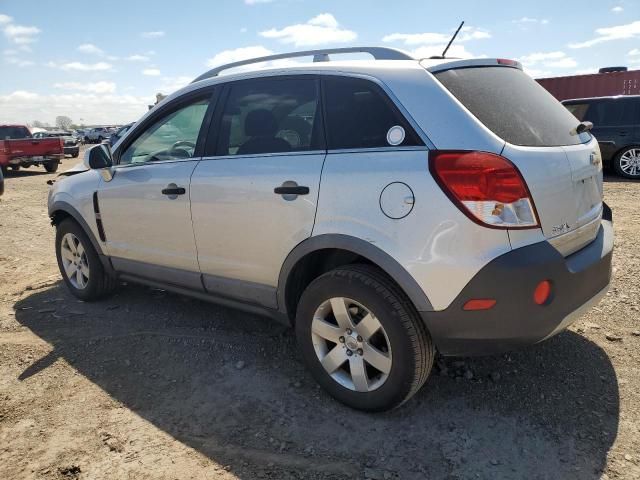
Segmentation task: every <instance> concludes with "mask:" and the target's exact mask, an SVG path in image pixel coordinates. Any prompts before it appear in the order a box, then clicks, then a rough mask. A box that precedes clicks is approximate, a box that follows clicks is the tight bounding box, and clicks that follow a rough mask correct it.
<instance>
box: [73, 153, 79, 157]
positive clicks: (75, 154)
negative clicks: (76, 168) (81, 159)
mask: <svg viewBox="0 0 640 480" xmlns="http://www.w3.org/2000/svg"><path fill="white" fill-rule="evenodd" d="M78 155H80V153H73V154H72V155H71V157H72V158H78Z"/></svg>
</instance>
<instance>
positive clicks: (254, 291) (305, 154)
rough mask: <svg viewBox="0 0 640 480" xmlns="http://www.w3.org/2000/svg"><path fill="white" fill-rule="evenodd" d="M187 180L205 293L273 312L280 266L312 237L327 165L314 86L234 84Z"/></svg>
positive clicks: (284, 81) (268, 81) (303, 79)
mask: <svg viewBox="0 0 640 480" xmlns="http://www.w3.org/2000/svg"><path fill="white" fill-rule="evenodd" d="M223 97H225V100H224V104H223V106H222V108H221V109H218V112H217V113H216V117H217V118H216V119H215V120H214V122H213V123H212V129H211V132H210V133H209V136H208V145H207V153H206V154H205V157H204V158H203V159H202V161H201V162H200V164H199V165H198V166H197V168H196V170H195V172H194V174H193V177H192V180H191V213H192V218H193V226H194V232H195V238H196V244H197V250H198V261H199V263H200V269H201V271H202V274H203V281H204V284H205V287H206V289H207V290H208V291H211V292H213V293H218V294H222V295H224V296H228V297H232V298H235V299H239V300H243V301H246V302H251V303H255V304H260V305H263V306H267V307H276V286H277V281H278V275H279V273H280V268H281V266H282V264H283V262H284V260H285V258H286V256H287V255H288V254H289V252H290V251H291V250H292V249H293V248H294V247H295V246H296V245H297V244H298V243H299V242H301V241H302V240H304V239H305V238H308V237H309V236H310V235H311V231H312V229H313V222H314V217H315V213H316V206H317V200H318V191H319V187H320V173H321V171H322V164H323V162H324V159H325V155H326V151H325V148H324V141H323V138H324V136H323V131H322V115H321V108H320V96H319V81H318V80H317V79H316V78H315V77H313V76H296V77H269V78H261V79H252V80H244V81H238V82H233V83H231V84H230V85H228V86H227V87H226V88H225V92H224V93H223Z"/></svg>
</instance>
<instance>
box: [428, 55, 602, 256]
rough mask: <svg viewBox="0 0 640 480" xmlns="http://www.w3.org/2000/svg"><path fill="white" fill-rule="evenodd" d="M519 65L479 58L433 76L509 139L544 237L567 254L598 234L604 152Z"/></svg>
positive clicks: (508, 153)
mask: <svg viewBox="0 0 640 480" xmlns="http://www.w3.org/2000/svg"><path fill="white" fill-rule="evenodd" d="M494 62H495V60H494ZM517 67H519V64H517ZM517 67H516V66H500V65H498V64H497V63H494V64H493V65H487V64H484V65H477V63H476V64H472V65H470V66H466V67H460V68H448V69H443V70H440V71H435V72H433V73H434V75H435V77H436V78H437V79H438V80H439V81H440V82H441V83H442V84H443V85H444V86H445V87H446V88H447V89H448V90H449V91H450V92H451V93H452V94H453V95H454V96H455V97H456V98H457V99H458V100H459V101H460V102H461V103H462V104H463V105H464V106H465V107H466V108H467V109H468V110H469V111H470V112H471V113H472V114H473V115H474V116H475V117H476V118H477V119H478V120H479V121H480V122H482V123H483V124H484V125H485V126H486V127H487V128H488V129H489V130H491V131H492V132H493V133H494V134H495V135H497V136H498V137H500V138H501V139H502V140H504V141H505V145H504V148H503V151H502V152H501V155H502V156H504V157H505V158H507V159H509V160H510V161H511V162H513V163H514V164H515V165H516V166H517V167H518V169H519V170H520V172H521V173H522V176H523V177H524V179H525V181H526V183H527V185H528V187H529V190H530V192H531V196H532V197H533V201H534V204H535V206H536V210H537V213H538V217H539V220H540V224H541V227H542V231H543V234H544V235H545V237H546V238H547V239H549V240H550V241H551V243H552V244H553V245H554V246H555V247H556V248H557V249H558V250H559V251H560V252H561V253H563V254H564V255H569V254H570V253H573V252H574V251H576V250H578V249H580V248H582V247H583V246H584V245H586V244H587V243H589V242H591V241H592V240H593V239H594V238H595V236H596V234H597V230H598V227H599V219H600V218H601V215H602V161H601V158H600V150H599V148H598V143H597V141H596V140H595V139H594V138H593V137H592V136H591V134H589V133H587V132H585V133H581V134H577V133H576V132H575V129H576V127H577V125H578V120H577V119H576V118H575V117H574V116H573V115H572V114H571V113H570V112H569V111H568V110H567V109H566V108H565V107H564V106H563V105H562V104H561V103H560V102H558V101H557V100H556V99H555V98H554V97H553V96H552V95H551V94H549V93H548V92H547V91H546V90H545V89H544V88H543V87H541V86H540V85H539V84H538V83H537V82H536V81H534V80H533V79H531V78H530V77H529V76H528V75H526V74H525V73H524V72H522V70H520V68H517Z"/></svg>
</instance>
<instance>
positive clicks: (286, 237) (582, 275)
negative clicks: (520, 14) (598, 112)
mask: <svg viewBox="0 0 640 480" xmlns="http://www.w3.org/2000/svg"><path fill="white" fill-rule="evenodd" d="M354 51H360V52H367V53H370V54H371V55H373V56H374V58H375V59H374V60H372V61H350V62H339V63H333V62H331V61H323V62H321V63H311V64H308V65H304V64H300V65H293V66H290V67H286V68H276V69H270V68H266V69H258V70H255V71H252V72H243V73H241V74H233V75H224V76H218V73H219V72H221V71H222V70H224V69H226V68H231V67H234V66H240V65H248V64H250V63H252V62H267V61H270V60H274V58H275V59H277V58H282V57H283V56H282V55H280V56H275V57H263V58H260V59H253V60H251V61H243V62H239V63H234V64H230V65H226V66H224V67H218V68H215V69H213V70H211V71H209V72H207V73H206V74H204V75H202V76H200V77H199V78H198V79H196V80H194V82H193V83H192V84H190V85H189V86H187V87H185V88H183V89H182V90H180V91H178V92H176V93H174V94H172V95H171V96H169V97H168V98H167V99H165V100H164V101H163V102H162V103H161V104H159V105H157V106H156V107H154V108H153V109H152V110H151V111H149V112H147V113H146V114H145V115H144V116H143V117H142V118H141V119H140V121H139V122H137V123H136V125H135V126H133V127H132V128H131V129H130V130H129V131H128V132H127V133H126V134H125V135H124V137H123V138H122V139H121V141H120V142H118V144H117V145H116V146H115V148H114V149H113V150H111V149H110V148H109V147H108V146H107V145H100V146H96V147H94V148H92V149H90V150H89V151H88V153H87V154H86V156H85V168H86V169H87V170H86V171H83V172H81V173H77V174H76V175H73V176H67V177H65V178H63V179H60V180H59V181H57V182H56V183H55V184H54V185H53V187H52V189H51V191H50V194H49V215H50V216H51V219H52V223H53V224H54V225H55V226H56V240H55V249H56V252H57V258H58V265H59V267H60V271H61V273H62V277H63V278H64V281H65V283H66V285H67V287H68V288H69V289H70V291H71V292H72V294H73V295H75V296H76V297H78V298H80V299H82V300H84V301H90V300H95V299H97V298H100V297H103V296H105V295H108V294H109V293H111V292H112V291H113V289H114V288H115V287H116V285H117V283H118V281H119V280H126V281H129V282H139V283H142V284H146V285H151V286H154V287H157V288H162V289H166V290H170V291H174V292H178V293H182V294H186V295H192V296H195V297H197V298H201V299H206V300H211V301H214V302H219V303H222V304H224V305H228V306H234V307H238V308H244V309H246V310H249V311H252V312H261V313H265V314H268V315H271V316H273V317H275V318H278V319H281V320H282V321H284V322H287V323H288V324H290V325H293V326H294V327H295V330H296V335H297V339H298V344H299V346H300V349H301V353H302V358H303V360H304V362H305V363H306V365H307V367H308V368H309V370H310V371H311V373H312V374H313V376H314V377H315V378H316V380H317V381H318V383H319V384H320V385H322V387H324V388H325V389H326V390H327V391H328V392H329V393H330V394H331V395H333V396H334V397H335V398H336V399H338V400H340V401H341V402H344V403H345V404H347V405H349V406H351V407H354V408H358V409H362V410H368V411H377V410H384V409H388V408H392V407H396V406H398V405H400V404H402V403H403V402H404V401H406V400H407V399H408V398H410V397H411V396H412V395H413V394H414V393H415V392H416V391H417V390H418V389H419V388H420V386H421V385H422V384H423V383H424V382H425V381H426V379H427V378H428V376H429V373H430V371H431V369H432V366H433V360H434V354H435V352H436V350H439V351H440V353H441V354H443V355H473V354H484V353H495V352H501V351H505V350H509V349H513V348H517V347H521V346H523V345H529V344H533V343H538V342H540V341H543V340H545V339H547V338H549V337H551V336H553V335H555V334H557V333H558V332H560V331H562V330H564V329H565V328H566V327H567V326H568V325H569V324H571V323H572V322H573V321H575V320H576V318H578V316H579V315H580V314H581V313H582V312H583V311H585V309H587V308H589V307H590V306H591V305H594V304H595V303H596V302H598V301H599V300H600V299H601V298H602V297H603V296H604V295H605V293H606V291H607V289H608V286H609V282H610V275H611V257H612V250H613V229H612V223H611V221H612V216H611V210H610V209H609V208H608V207H607V206H606V205H605V204H604V202H603V196H602V195H603V190H602V165H601V162H600V151H599V148H598V144H597V142H596V140H595V139H594V138H593V137H592V136H591V135H590V134H589V132H588V131H584V132H581V133H576V126H577V125H578V121H577V120H576V119H575V117H573V116H572V115H571V114H570V113H569V112H568V111H567V110H566V109H565V108H564V107H563V106H562V105H561V104H560V103H559V102H558V101H557V100H555V99H554V98H553V97H552V96H551V95H550V94H549V93H547V92H546V91H545V90H544V89H543V88H542V87H541V86H540V85H538V84H537V83H536V82H535V81H534V80H532V79H531V78H530V77H529V76H527V75H526V74H525V73H523V71H522V67H521V65H520V64H519V63H518V62H515V61H512V60H503V59H499V60H497V59H488V58H481V59H472V60H449V59H431V60H421V61H418V60H414V59H412V58H411V57H410V56H408V55H407V54H406V53H403V52H400V51H397V50H393V49H389V48H375V47H371V48H366V47H365V48H358V49H354V48H347V49H331V50H322V51H315V52H301V53H294V54H289V55H286V56H287V57H291V58H293V57H297V56H303V55H314V56H316V58H320V59H322V60H327V59H328V58H329V57H328V56H329V55H330V54H331V55H333V54H336V53H351V52H354ZM380 59H384V60H385V62H380V61H378V60H380ZM320 92H322V95H321V94H320ZM133 225H135V228H132V226H133Z"/></svg>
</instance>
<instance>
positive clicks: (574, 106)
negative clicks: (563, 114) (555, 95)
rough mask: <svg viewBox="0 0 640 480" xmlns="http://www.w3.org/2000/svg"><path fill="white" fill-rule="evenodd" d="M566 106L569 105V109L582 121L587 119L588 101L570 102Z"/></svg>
mask: <svg viewBox="0 0 640 480" xmlns="http://www.w3.org/2000/svg"><path fill="white" fill-rule="evenodd" d="M565 107H567V110H569V111H570V112H571V113H573V116H574V117H576V118H577V119H578V120H580V121H581V122H582V121H583V120H586V118H585V116H586V115H585V114H586V113H587V110H588V108H589V104H588V103H570V104H567V105H565Z"/></svg>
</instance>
